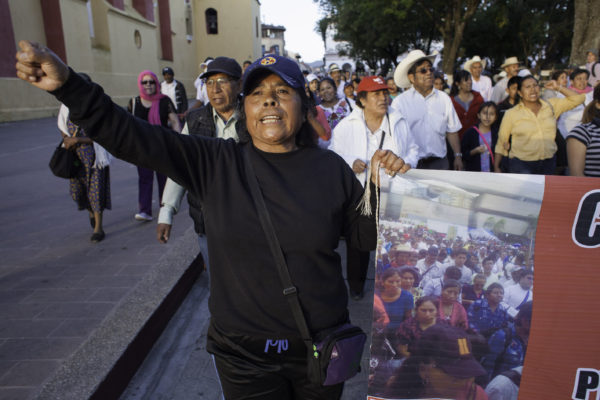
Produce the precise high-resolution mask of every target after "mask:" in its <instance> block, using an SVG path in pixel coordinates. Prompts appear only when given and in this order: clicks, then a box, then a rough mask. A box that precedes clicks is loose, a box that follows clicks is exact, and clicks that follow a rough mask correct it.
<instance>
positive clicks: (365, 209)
mask: <svg viewBox="0 0 600 400" xmlns="http://www.w3.org/2000/svg"><path fill="white" fill-rule="evenodd" d="M372 168H373V164H372V163H369V166H368V168H367V182H366V183H365V192H364V193H363V196H362V199H360V203H358V206H357V207H356V209H357V210H358V211H359V212H360V213H361V215H365V216H367V217H370V216H371V215H373V210H372V209H371V169H372ZM375 168H376V171H377V174H376V175H375V186H376V187H379V163H377V165H375ZM375 199H376V201H375V207H376V210H375V213H376V215H375V217H376V220H377V221H379V191H376V192H375Z"/></svg>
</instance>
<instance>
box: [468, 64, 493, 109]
mask: <svg viewBox="0 0 600 400" xmlns="http://www.w3.org/2000/svg"><path fill="white" fill-rule="evenodd" d="M484 68H485V60H482V59H481V58H480V57H479V56H475V57H473V58H471V59H470V60H468V61H467V62H465V65H464V67H463V69H464V70H465V71H469V72H470V73H471V77H472V79H473V86H472V87H471V88H472V90H475V91H476V92H479V93H480V94H481V96H482V97H483V100H485V101H488V100H489V99H490V97H491V96H492V80H491V79H490V78H489V77H487V76H485V75H483V74H482V73H481V72H482V71H483V69H484Z"/></svg>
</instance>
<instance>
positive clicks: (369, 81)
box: [356, 76, 388, 93]
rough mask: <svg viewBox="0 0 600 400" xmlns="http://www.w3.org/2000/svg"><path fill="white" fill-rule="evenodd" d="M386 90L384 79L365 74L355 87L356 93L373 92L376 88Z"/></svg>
mask: <svg viewBox="0 0 600 400" xmlns="http://www.w3.org/2000/svg"><path fill="white" fill-rule="evenodd" d="M384 89H385V90H388V87H387V85H386V84H385V81H384V80H383V79H381V77H379V76H365V77H364V78H363V79H362V80H361V81H360V83H359V84H358V88H356V93H360V92H375V91H377V90H384Z"/></svg>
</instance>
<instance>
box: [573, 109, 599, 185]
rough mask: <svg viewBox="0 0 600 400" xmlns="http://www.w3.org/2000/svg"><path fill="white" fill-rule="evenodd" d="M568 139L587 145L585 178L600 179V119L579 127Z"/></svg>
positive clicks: (574, 129)
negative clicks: (595, 177)
mask: <svg viewBox="0 0 600 400" xmlns="http://www.w3.org/2000/svg"><path fill="white" fill-rule="evenodd" d="M567 138H574V139H577V140H579V141H580V142H582V143H583V144H585V145H586V147H587V151H586V152H585V169H584V171H583V174H584V175H585V176H597V177H600V118H594V120H593V121H592V122H590V123H587V124H580V125H577V126H576V127H575V128H573V130H572V131H571V132H569V135H568V136H567Z"/></svg>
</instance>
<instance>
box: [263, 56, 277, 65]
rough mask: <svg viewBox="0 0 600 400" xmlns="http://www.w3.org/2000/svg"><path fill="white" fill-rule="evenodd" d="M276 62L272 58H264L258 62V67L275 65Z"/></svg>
mask: <svg viewBox="0 0 600 400" xmlns="http://www.w3.org/2000/svg"><path fill="white" fill-rule="evenodd" d="M276 62H277V60H276V59H275V58H274V57H265V58H263V59H262V60H260V65H272V64H275V63H276Z"/></svg>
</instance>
